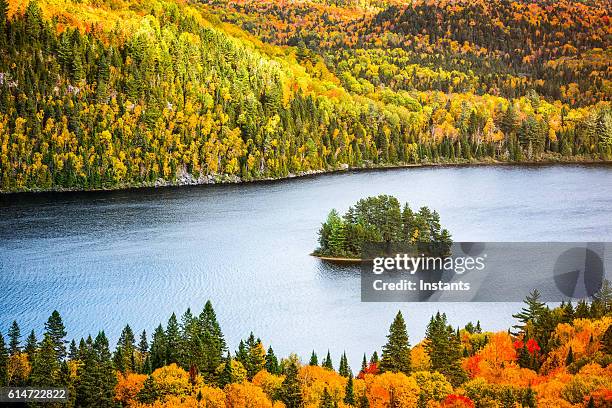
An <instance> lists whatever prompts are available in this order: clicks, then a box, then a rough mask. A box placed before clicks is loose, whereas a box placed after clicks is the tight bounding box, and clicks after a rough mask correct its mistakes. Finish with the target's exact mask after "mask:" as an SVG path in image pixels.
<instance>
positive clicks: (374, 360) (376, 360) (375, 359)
mask: <svg viewBox="0 0 612 408" xmlns="http://www.w3.org/2000/svg"><path fill="white" fill-rule="evenodd" d="M379 361H380V359H379V358H378V352H377V351H376V350H374V353H372V357H370V364H378V363H379Z"/></svg>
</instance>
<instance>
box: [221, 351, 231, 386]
mask: <svg viewBox="0 0 612 408" xmlns="http://www.w3.org/2000/svg"><path fill="white" fill-rule="evenodd" d="M233 381H234V373H233V372H232V357H231V356H230V353H229V352H228V353H227V357H226V358H225V364H224V365H223V371H222V372H221V375H220V376H219V386H220V387H221V388H223V387H225V386H226V385H228V384H231V383H232V382H233Z"/></svg>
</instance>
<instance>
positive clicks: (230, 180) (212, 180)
mask: <svg viewBox="0 0 612 408" xmlns="http://www.w3.org/2000/svg"><path fill="white" fill-rule="evenodd" d="M551 165H558V166H571V165H579V166H580V165H584V166H602V167H607V166H612V160H551V159H547V160H537V161H522V162H510V161H497V160H488V161H478V162H476V161H474V162H431V163H404V164H389V165H376V166H368V165H364V166H359V167H345V168H335V169H329V170H310V171H307V172H302V173H298V174H289V175H287V176H284V177H263V178H257V179H251V180H243V179H241V178H240V177H239V176H231V175H216V176H211V175H209V176H202V177H200V178H199V179H194V178H193V176H191V175H188V176H187V177H183V179H182V180H174V181H168V180H161V179H160V180H157V181H155V182H150V183H142V184H118V185H116V186H112V187H102V188H66V187H56V188H51V189H47V190H41V189H31V190H27V189H26V190H11V191H4V190H0V198H1V197H4V198H8V197H11V196H18V195H42V194H47V193H49V194H52V193H59V194H61V193H98V192H115V191H131V190H156V189H163V188H172V187H174V188H179V187H194V186H217V185H239V184H256V183H262V184H264V183H277V182H283V181H289V180H294V179H299V178H314V177H320V176H325V175H331V174H338V173H358V172H368V171H373V172H375V171H385V170H398V169H408V168H436V167H492V166H509V167H540V166H542V167H544V166H551Z"/></svg>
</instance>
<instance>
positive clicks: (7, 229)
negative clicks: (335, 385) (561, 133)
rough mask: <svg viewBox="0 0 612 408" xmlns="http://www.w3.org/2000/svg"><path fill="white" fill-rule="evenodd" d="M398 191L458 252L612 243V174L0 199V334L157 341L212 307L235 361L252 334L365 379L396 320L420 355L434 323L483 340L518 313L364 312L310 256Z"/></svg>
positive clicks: (353, 279) (492, 175)
mask: <svg viewBox="0 0 612 408" xmlns="http://www.w3.org/2000/svg"><path fill="white" fill-rule="evenodd" d="M376 194H392V195H394V196H396V197H397V198H398V199H399V200H400V201H402V202H404V201H408V202H409V203H410V205H411V207H412V208H418V207H420V206H423V205H427V206H429V207H430V208H432V209H436V210H437V211H438V212H439V213H440V216H441V220H442V224H443V225H445V226H446V227H448V229H449V230H450V231H451V233H452V234H453V238H454V240H455V241H527V242H531V241H612V167H609V166H591V165H589V166H579V165H563V166H561V165H559V166H557V165H555V166H528V167H515V166H491V167H482V166H477V167H431V168H406V169H394V170H382V171H360V172H345V173H335V174H330V175H323V176H317V177H309V178H301V179H292V180H288V181H279V182H273V183H253V184H243V185H216V186H197V187H181V188H163V189H141V190H130V191H114V192H93V193H52V194H38V195H11V196H0V280H1V282H2V284H1V286H0V330H2V332H3V334H4V335H6V331H7V330H8V327H9V325H10V323H11V322H12V321H13V319H16V320H17V321H18V322H19V324H20V325H21V328H22V334H23V335H24V339H25V336H26V335H27V333H29V331H30V330H31V329H36V331H37V334H40V332H41V331H42V328H43V324H44V322H45V321H46V319H47V317H48V316H49V315H50V313H51V312H52V311H53V310H54V309H57V310H58V311H59V312H60V313H61V315H62V316H63V318H64V322H65V324H66V327H67V330H68V337H69V338H73V337H76V338H77V339H78V338H79V337H81V336H86V335H87V334H89V333H91V334H95V333H97V331H98V330H100V329H104V330H105V331H106V333H107V335H108V336H109V337H110V340H111V344H112V345H114V344H115V343H116V341H117V339H118V336H119V333H120V331H121V329H122V327H123V326H124V325H125V324H126V323H129V324H130V325H131V326H132V328H133V329H134V331H135V332H136V333H140V332H141V331H142V329H146V330H147V333H149V334H151V333H152V330H153V329H154V327H156V326H157V325H158V324H159V323H160V322H162V323H164V324H165V322H166V321H167V319H168V317H169V316H170V314H171V313H172V312H173V311H174V312H176V313H177V315H178V316H179V317H180V315H181V314H182V313H183V312H184V311H185V310H186V308H187V307H191V308H192V310H193V311H194V312H197V313H199V312H200V310H201V308H202V306H203V305H204V303H205V302H206V300H207V299H211V300H212V301H213V304H214V306H215V310H216V312H217V316H218V319H219V321H220V323H221V327H222V329H223V331H224V334H225V336H226V339H227V340H228V343H229V345H230V347H231V349H232V350H234V349H235V348H236V347H237V344H238V342H239V340H240V338H245V337H247V336H248V335H249V333H250V332H251V331H253V332H254V333H255V335H256V336H259V337H261V339H262V341H263V342H264V344H265V346H266V347H267V346H268V345H270V344H271V345H272V347H273V348H274V349H275V351H276V352H277V355H282V356H285V355H287V354H288V353H289V352H292V351H295V352H297V353H298V354H300V355H301V357H302V358H303V359H305V360H307V358H308V356H309V354H310V352H311V350H312V349H315V350H317V351H318V353H319V356H320V358H321V357H323V355H324V354H325V353H326V352H327V350H328V348H329V349H330V350H331V352H332V358H333V361H334V364H336V365H337V364H338V361H339V357H340V354H341V353H342V351H343V350H346V351H347V354H348V355H349V359H350V363H351V366H352V367H353V369H355V370H357V369H358V368H359V364H360V361H361V357H362V355H363V353H364V352H367V353H368V354H370V353H371V352H372V351H373V350H375V349H377V350H380V347H381V346H382V345H383V344H384V343H385V336H386V334H387V331H388V327H389V325H390V323H391V321H392V319H393V316H394V315H395V313H397V311H398V310H402V312H403V313H404V317H405V318H406V321H407V325H408V330H409V335H410V338H411V342H412V344H415V343H416V342H417V341H418V340H420V339H422V337H423V336H424V334H425V327H426V325H427V322H428V321H429V318H430V316H431V315H432V314H433V313H435V312H436V311H438V310H440V311H444V312H446V313H447V315H448V317H449V321H450V322H451V324H453V325H455V326H458V325H461V326H463V325H464V324H465V323H467V322H468V321H470V320H473V321H476V320H478V319H479V320H480V321H481V324H482V326H483V328H484V329H487V330H505V329H507V328H508V327H509V326H510V325H511V324H513V323H514V322H513V319H512V316H511V315H512V313H515V312H516V311H518V310H519V309H520V304H517V303H362V302H361V301H360V279H359V271H358V270H354V269H351V268H341V267H334V266H330V265H329V264H326V263H323V262H322V261H320V260H318V259H316V258H314V257H311V256H309V253H310V252H311V251H312V250H313V249H314V248H315V247H316V245H317V230H318V229H319V226H320V224H321V222H322V221H323V220H324V219H325V217H326V215H327V213H328V212H329V210H330V209H331V208H337V209H338V210H339V211H341V212H344V211H345V210H346V209H347V208H348V207H349V206H350V205H352V204H353V203H354V202H356V201H357V200H358V199H360V198H362V197H365V196H368V195H376Z"/></svg>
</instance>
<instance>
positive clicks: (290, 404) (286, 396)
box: [279, 358, 302, 408]
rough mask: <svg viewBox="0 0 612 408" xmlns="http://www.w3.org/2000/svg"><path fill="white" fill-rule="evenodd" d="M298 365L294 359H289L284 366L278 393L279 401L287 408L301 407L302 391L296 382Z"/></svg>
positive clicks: (297, 381)
mask: <svg viewBox="0 0 612 408" xmlns="http://www.w3.org/2000/svg"><path fill="white" fill-rule="evenodd" d="M298 369H299V367H298V363H297V359H296V358H290V359H289V361H288V362H287V364H286V365H285V373H284V374H285V379H284V380H283V382H282V384H281V389H280V392H279V394H280V395H279V396H280V400H281V401H282V402H283V403H284V404H285V406H286V407H287V408H299V407H301V406H302V391H301V389H300V383H299V380H298Z"/></svg>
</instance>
